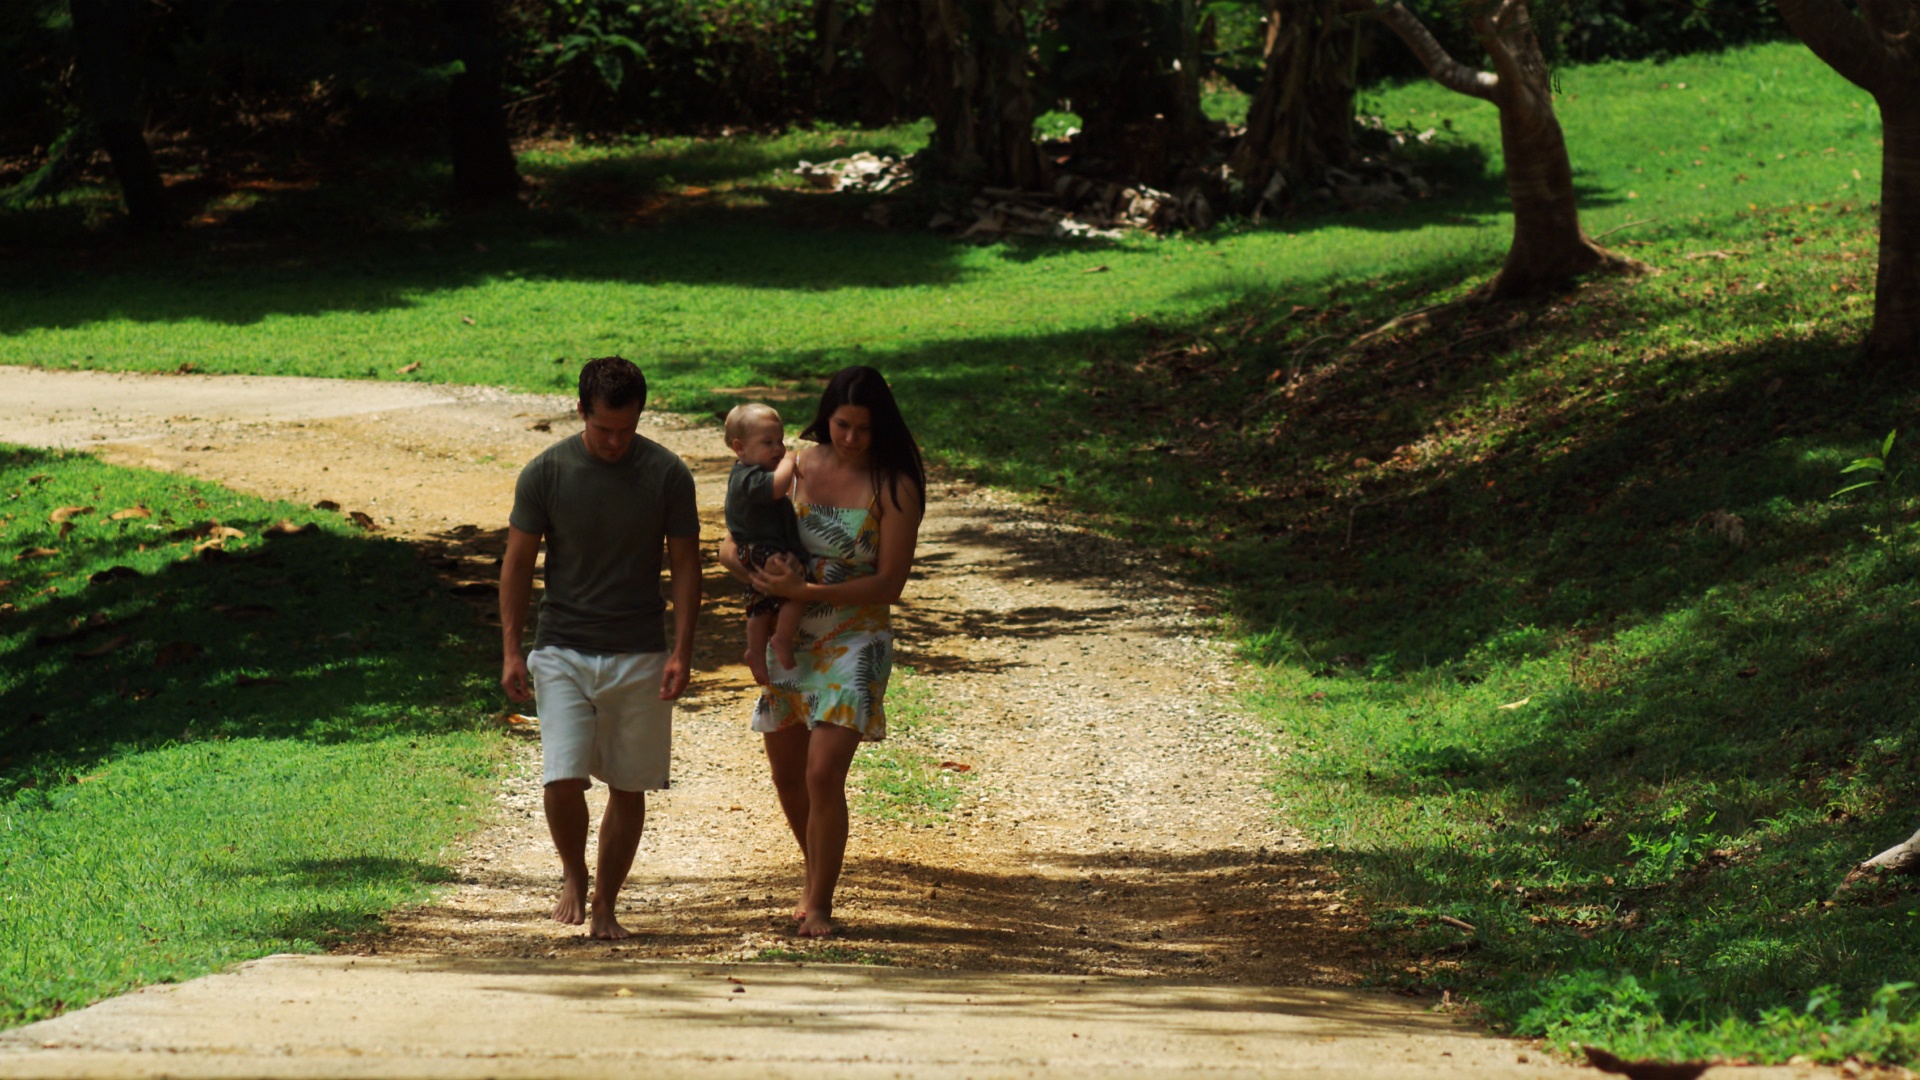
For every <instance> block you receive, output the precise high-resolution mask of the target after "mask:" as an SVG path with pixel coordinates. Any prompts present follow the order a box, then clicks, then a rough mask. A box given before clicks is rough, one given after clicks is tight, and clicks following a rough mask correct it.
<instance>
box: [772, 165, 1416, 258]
mask: <svg viewBox="0 0 1920 1080" xmlns="http://www.w3.org/2000/svg"><path fill="white" fill-rule="evenodd" d="M793 171H794V172H795V173H796V174H797V175H799V176H801V177H804V178H805V179H806V180H807V182H808V183H810V184H812V185H813V186H814V187H817V188H821V189H823V190H829V191H837V192H847V191H851V192H870V193H874V194H881V193H888V192H898V191H900V190H901V189H903V188H905V187H906V186H907V185H908V184H909V183H911V182H912V180H913V170H912V169H911V168H910V167H909V166H908V164H907V163H906V162H905V161H902V160H899V159H897V158H892V157H881V156H878V155H875V154H871V153H866V152H862V153H858V154H855V155H853V156H852V157H846V158H840V159H839V160H837V161H826V162H821V163H819V164H814V163H813V162H809V161H803V162H801V163H800V165H799V167H798V168H796V169H794V170H793ZM1213 172H1214V173H1216V174H1217V175H1211V176H1208V177H1206V178H1205V180H1204V181H1202V182H1198V183H1193V184H1187V185H1183V186H1182V187H1181V189H1180V191H1178V192H1176V193H1169V192H1165V191H1159V190H1156V189H1154V188H1150V187H1147V186H1146V185H1144V184H1129V183H1125V182H1123V181H1119V180H1100V179H1096V178H1093V177H1088V176H1081V175H1078V174H1075V173H1069V172H1059V173H1056V174H1055V176H1054V178H1053V182H1052V185H1051V190H1045V191H1017V190H1014V189H1011V188H998V187H988V188H982V189H981V190H980V193H979V194H978V195H975V196H974V197H973V199H972V200H971V201H970V202H969V203H968V205H966V206H964V207H959V208H949V209H947V210H942V211H938V212H936V213H935V214H934V215H933V216H932V218H931V219H930V220H929V221H928V222H927V228H929V229H932V230H935V231H940V230H953V231H956V232H958V233H959V234H960V235H961V236H1002V235H1015V236H1051V237H1067V236H1072V237H1081V238H1087V239H1101V240H1117V239H1119V238H1121V237H1122V236H1124V235H1125V234H1126V233H1127V232H1128V231H1129V230H1137V229H1145V230H1148V231H1150V232H1157V233H1167V232H1175V231H1179V230H1182V229H1204V228H1206V227H1207V226H1209V225H1212V224H1213V222H1214V219H1215V216H1216V215H1215V212H1214V208H1213V203H1212V202H1211V201H1210V200H1209V198H1208V194H1207V193H1208V192H1209V191H1214V192H1219V191H1224V190H1230V189H1231V188H1232V186H1233V178H1232V177H1231V176H1230V175H1228V173H1227V169H1226V166H1225V165H1219V166H1216V167H1215V168H1214V170H1213ZM1430 194H1432V188H1431V187H1430V186H1429V185H1428V184H1427V182H1426V181H1425V180H1422V179H1421V178H1420V177H1418V176H1416V175H1414V173H1413V172H1412V170H1410V169H1409V168H1407V166H1406V165H1405V164H1404V163H1402V162H1400V161H1398V160H1395V159H1394V158H1393V157H1391V156H1389V155H1384V154H1382V155H1377V156H1376V155H1362V156H1360V157H1357V158H1355V159H1354V160H1353V161H1351V162H1349V163H1348V164H1347V165H1346V167H1344V168H1333V167H1330V168H1328V169H1327V170H1326V172H1325V174H1324V176H1323V180H1322V184H1321V186H1319V187H1315V188H1311V189H1308V190H1306V191H1304V192H1289V191H1288V189H1287V186H1286V184H1285V183H1284V181H1282V180H1280V178H1278V177H1276V178H1275V180H1274V182H1273V183H1272V184H1269V185H1268V187H1267V190H1266V191H1265V192H1263V193H1262V197H1261V199H1260V200H1259V202H1258V204H1257V205H1256V206H1255V208H1254V211H1253V213H1254V217H1255V219H1256V220H1258V218H1259V217H1260V216H1261V214H1262V212H1263V211H1265V212H1272V211H1275V210H1278V209H1280V208H1281V207H1283V206H1284V205H1285V203H1286V202H1288V201H1291V200H1292V199H1302V198H1305V199H1313V200H1317V201H1321V202H1338V203H1340V204H1341V205H1343V206H1346V207H1347V208H1348V209H1354V210H1358V209H1363V208H1366V207H1370V206H1377V205H1381V204H1388V203H1404V202H1406V201H1407V200H1409V199H1424V198H1426V197H1427V196H1428V195H1430ZM1289 196H1291V199H1290V198H1289ZM895 209H896V207H895V204H894V203H891V202H886V201H882V202H876V203H875V204H874V205H872V206H870V207H868V208H867V212H866V215H865V216H866V218H867V220H869V221H872V222H874V223H875V224H877V225H883V226H885V225H891V224H893V223H894V222H893V218H894V216H895Z"/></svg>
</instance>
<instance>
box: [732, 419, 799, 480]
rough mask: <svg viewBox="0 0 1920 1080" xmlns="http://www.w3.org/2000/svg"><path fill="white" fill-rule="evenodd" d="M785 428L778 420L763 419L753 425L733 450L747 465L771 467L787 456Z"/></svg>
mask: <svg viewBox="0 0 1920 1080" xmlns="http://www.w3.org/2000/svg"><path fill="white" fill-rule="evenodd" d="M786 434H787V433H786V429H785V428H784V427H782V426H781V424H780V421H778V420H763V421H761V422H760V423H758V424H755V425H753V427H752V428H750V429H749V430H748V431H747V434H746V436H745V437H744V438H741V439H739V440H738V441H737V443H736V445H735V446H734V448H733V450H734V453H736V454H738V455H740V460H741V461H744V462H746V463H747V464H749V465H758V466H760V467H761V468H763V469H771V468H773V467H774V466H775V465H778V464H780V459H781V458H783V457H786V456H787V444H786Z"/></svg>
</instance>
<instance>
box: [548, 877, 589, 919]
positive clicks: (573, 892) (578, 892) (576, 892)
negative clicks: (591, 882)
mask: <svg viewBox="0 0 1920 1080" xmlns="http://www.w3.org/2000/svg"><path fill="white" fill-rule="evenodd" d="M586 897H587V883H586V882H585V881H579V882H574V881H564V882H562V883H561V884H560V899H559V900H558V901H556V902H555V903H554V905H553V921H554V922H557V923H566V924H568V925H569V926H579V925H580V924H581V923H583V922H586V921H587V903H586Z"/></svg>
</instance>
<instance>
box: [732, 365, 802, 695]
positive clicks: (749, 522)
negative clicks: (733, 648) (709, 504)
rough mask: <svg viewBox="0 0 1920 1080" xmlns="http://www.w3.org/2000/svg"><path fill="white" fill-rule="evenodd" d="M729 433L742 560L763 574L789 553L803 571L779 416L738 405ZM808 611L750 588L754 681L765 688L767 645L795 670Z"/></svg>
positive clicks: (734, 513) (749, 627)
mask: <svg viewBox="0 0 1920 1080" xmlns="http://www.w3.org/2000/svg"><path fill="white" fill-rule="evenodd" d="M726 433H727V448H728V449H729V450H732V451H733V455H734V458H735V459H736V460H735V461H734V464H733V472H732V473H731V474H729V475H728V477H727V532H728V533H730V534H732V536H733V544H734V547H735V548H737V549H738V550H739V552H740V561H741V562H743V563H745V564H747V565H748V566H749V567H752V568H753V569H755V570H760V569H764V568H765V567H766V565H767V562H768V560H770V559H774V558H777V557H779V556H782V555H785V556H789V557H791V558H792V559H793V560H794V562H795V563H797V564H798V565H799V567H800V570H801V572H803V573H804V572H805V571H806V568H807V564H808V561H809V557H808V555H807V548H806V545H805V543H803V542H802V541H801V539H800V522H799V520H798V519H797V518H795V517H794V514H793V501H792V500H791V499H789V498H788V497H787V496H788V493H790V492H791V491H792V490H793V466H794V458H795V456H796V455H793V454H789V453H787V440H786V428H785V426H784V425H782V424H781V422H780V414H779V413H777V412H775V411H773V409H772V407H770V406H767V405H761V404H757V403H748V404H745V405H735V406H734V407H733V410H732V411H731V412H729V413H727V426H726ZM805 610H806V605H805V604H802V603H801V602H800V601H798V600H782V599H781V598H780V597H778V596H768V595H766V594H764V593H759V592H755V591H753V590H751V589H749V590H747V667H748V668H749V669H750V670H752V672H753V679H754V681H755V682H757V683H759V684H760V685H762V686H765V685H766V684H767V645H768V643H769V641H771V643H772V645H773V653H774V656H776V657H777V658H779V660H780V666H781V667H785V668H791V667H794V666H795V665H794V659H793V634H794V631H795V630H796V629H798V628H799V626H800V616H801V615H802V614H803V613H804V612H805Z"/></svg>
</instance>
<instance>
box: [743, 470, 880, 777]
mask: <svg viewBox="0 0 1920 1080" xmlns="http://www.w3.org/2000/svg"><path fill="white" fill-rule="evenodd" d="M794 515H795V516H796V517H798V518H799V519H800V538H801V540H802V541H804V542H805V543H806V545H807V552H808V553H809V554H811V555H812V556H813V561H812V565H811V566H810V567H809V570H810V573H809V574H808V578H809V579H810V580H812V581H817V582H819V583H820V584H822V585H833V584H837V583H839V582H842V581H848V580H851V579H853V578H859V577H866V576H868V575H870V574H873V573H875V572H876V571H877V570H878V568H879V557H880V549H879V541H880V523H879V522H878V521H876V520H874V516H873V507H872V505H871V504H869V505H868V506H867V507H866V508H865V509H848V508H845V507H839V506H817V505H815V504H813V503H797V504H795V506H794ZM793 640H794V649H793V651H794V659H795V660H797V661H799V666H798V667H797V668H793V669H787V668H782V667H781V666H780V662H779V660H777V659H775V658H774V656H773V654H772V651H771V650H769V651H768V654H767V675H768V681H769V683H770V685H768V686H767V687H766V688H765V689H764V690H762V691H761V693H760V700H759V702H758V703H757V704H755V705H754V707H753V730H755V731H761V732H769V731H779V730H780V729H781V728H784V727H787V726H788V725H790V724H805V725H807V727H808V728H812V727H813V726H814V725H815V724H838V725H839V726H841V727H845V728H852V729H853V730H855V731H857V732H859V733H860V736H861V738H863V739H865V740H866V741H868V742H878V741H880V740H881V739H884V738H886V737H887V714H886V709H885V707H884V699H885V698H886V695H887V678H888V676H889V675H891V674H892V672H893V629H892V624H891V622H890V621H889V617H888V609H887V605H886V604H869V605H865V606H860V607H835V606H834V605H832V604H808V605H807V611H806V614H805V615H804V616H802V617H801V619H800V629H799V630H798V631H797V632H796V633H795V634H794V638H793Z"/></svg>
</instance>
